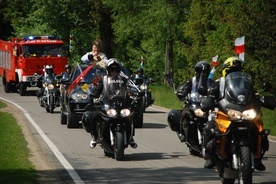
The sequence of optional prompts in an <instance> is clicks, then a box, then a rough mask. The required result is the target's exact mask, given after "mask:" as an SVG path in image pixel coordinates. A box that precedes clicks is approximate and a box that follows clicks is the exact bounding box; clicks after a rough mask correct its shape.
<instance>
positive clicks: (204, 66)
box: [194, 61, 211, 73]
mask: <svg viewBox="0 0 276 184" xmlns="http://www.w3.org/2000/svg"><path fill="white" fill-rule="evenodd" d="M194 68H195V71H196V73H201V72H202V71H204V72H205V73H210V71H211V65H210V64H208V63H207V62H206V61H199V62H197V63H196V64H195V67H194Z"/></svg>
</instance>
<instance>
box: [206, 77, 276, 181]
mask: <svg viewBox="0 0 276 184" xmlns="http://www.w3.org/2000/svg"><path fill="white" fill-rule="evenodd" d="M270 88H271V85H269V83H267V84H266V85H264V92H267V91H268V90H269V89H270ZM219 95H220V98H219V99H218V100H217V101H214V100H212V99H211V98H209V97H208V98H206V99H204V100H202V102H201V107H202V109H203V110H204V111H207V110H210V109H213V107H215V108H214V120H215V128H212V129H211V132H212V136H213V137H214V139H213V141H210V142H209V143H208V144H207V146H206V149H208V150H209V151H208V152H213V154H214V159H215V163H216V170H217V172H218V174H219V176H220V178H221V181H222V183H227V184H228V183H234V182H235V180H236V179H237V180H238V183H241V184H242V183H244V184H250V183H252V175H253V172H254V169H255V164H257V163H258V161H260V160H261V159H262V157H263V155H264V153H265V152H266V151H268V149H269V142H268V138H267V136H268V135H269V132H270V131H269V130H268V129H264V127H263V122H262V119H261V116H262V113H261V108H262V107H264V108H267V109H270V110H273V109H274V108H275V106H276V102H275V97H273V96H261V95H260V94H259V93H255V91H254V89H253V84H252V79H251V76H250V75H249V74H248V73H243V72H233V73H230V74H228V75H227V76H226V78H225V79H223V78H222V79H221V81H220V94H219ZM204 154H205V150H204Z"/></svg>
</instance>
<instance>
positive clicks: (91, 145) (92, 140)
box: [89, 136, 97, 148]
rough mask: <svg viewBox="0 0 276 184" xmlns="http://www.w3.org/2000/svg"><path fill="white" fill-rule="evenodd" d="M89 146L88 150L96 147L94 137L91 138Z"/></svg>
mask: <svg viewBox="0 0 276 184" xmlns="http://www.w3.org/2000/svg"><path fill="white" fill-rule="evenodd" d="M89 146H90V148H95V147H96V146H97V138H96V137H95V136H92V139H91V141H90V144H89Z"/></svg>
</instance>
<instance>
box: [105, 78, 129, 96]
mask: <svg viewBox="0 0 276 184" xmlns="http://www.w3.org/2000/svg"><path fill="white" fill-rule="evenodd" d="M104 82H105V83H106V84H104V85H105V90H106V93H105V94H106V96H108V99H109V100H119V99H121V100H123V99H125V98H126V95H127V80H126V79H125V78H124V77H122V76H120V75H115V76H110V77H107V81H104Z"/></svg>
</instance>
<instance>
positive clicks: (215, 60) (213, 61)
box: [212, 55, 218, 67]
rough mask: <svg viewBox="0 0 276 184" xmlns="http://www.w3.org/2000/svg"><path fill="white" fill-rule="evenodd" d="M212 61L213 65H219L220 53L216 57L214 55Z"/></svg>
mask: <svg viewBox="0 0 276 184" xmlns="http://www.w3.org/2000/svg"><path fill="white" fill-rule="evenodd" d="M212 63H213V67H216V66H217V65H218V55H216V56H215V57H212Z"/></svg>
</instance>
